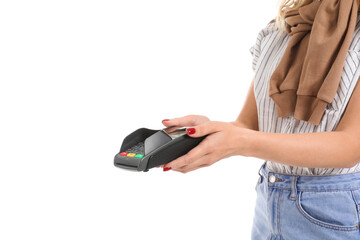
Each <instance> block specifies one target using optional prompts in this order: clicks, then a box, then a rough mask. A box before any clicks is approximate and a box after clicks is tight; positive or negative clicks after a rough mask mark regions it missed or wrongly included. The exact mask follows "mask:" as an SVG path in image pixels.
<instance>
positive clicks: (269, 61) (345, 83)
mask: <svg viewBox="0 0 360 240" xmlns="http://www.w3.org/2000/svg"><path fill="white" fill-rule="evenodd" d="M275 24H276V23H275V22H272V23H268V24H267V26H266V27H264V28H263V29H261V30H260V32H259V33H258V35H257V39H256V41H255V44H254V45H253V46H252V47H251V48H250V53H251V55H252V57H253V58H252V69H253V71H254V72H255V76H254V94H255V100H256V105H257V113H258V123H259V131H262V132H271V133H312V132H330V131H334V130H335V128H336V126H337V125H338V123H339V121H340V120H341V117H342V115H343V113H344V110H345V107H346V105H347V103H348V101H349V99H350V97H351V94H352V92H353V89H354V87H355V85H356V82H357V80H358V78H359V76H360V67H359V66H360V14H359V15H358V18H357V24H356V28H355V31H354V35H353V38H352V40H351V44H350V47H349V51H348V54H347V56H346V61H345V63H344V68H343V73H342V75H341V81H340V83H339V88H338V90H337V92H336V95H335V98H334V100H333V101H332V102H331V103H329V104H328V105H327V107H326V109H325V113H324V115H323V117H322V120H321V122H320V124H319V125H313V124H311V123H308V122H306V121H302V120H297V119H295V118H294V114H293V113H292V114H290V115H288V116H286V117H280V118H279V117H277V111H276V105H275V103H274V101H273V100H272V99H271V98H270V97H269V96H268V91H269V79H270V76H271V74H272V73H273V71H274V70H275V68H276V67H277V65H278V64H279V61H280V60H281V57H282V55H283V54H284V52H285V48H286V46H287V43H288V41H289V39H290V37H291V36H288V35H287V34H286V32H285V31H284V32H282V33H280V31H279V30H275V29H274V27H275ZM324 144H325V143H324ZM314 151H316V149H314ZM314 161H316V159H314ZM267 167H268V168H269V169H270V171H274V172H279V173H284V174H298V175H335V174H346V173H352V172H360V163H359V164H357V165H356V166H354V167H352V168H305V167H297V166H290V165H285V164H280V163H275V162H271V161H267Z"/></svg>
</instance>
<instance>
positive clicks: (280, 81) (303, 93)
mask: <svg viewBox="0 0 360 240" xmlns="http://www.w3.org/2000/svg"><path fill="white" fill-rule="evenodd" d="M358 6H359V0H322V1H314V2H312V3H309V4H307V5H305V6H302V7H300V8H299V9H297V10H291V11H289V12H287V13H286V14H285V23H286V32H287V34H288V35H289V36H291V38H290V39H289V42H288V45H287V47H286V49H285V52H284V55H283V57H282V58H281V60H280V62H279V65H278V66H277V68H276V69H275V71H274V72H273V74H272V76H271V78H270V83H269V97H271V98H272V99H273V100H274V102H275V104H276V108H277V113H278V117H284V116H287V115H289V114H291V113H294V118H295V119H298V120H304V121H308V122H309V123H312V124H315V125H318V124H319V123H320V120H321V118H322V116H323V114H324V112H325V108H326V106H327V104H328V103H331V102H332V101H333V99H334V97H335V94H336V91H337V89H338V86H339V83H340V78H341V75H342V72H343V67H344V62H345V58H346V56H347V53H348V49H349V46H350V42H351V39H352V36H353V33H354V30H355V25H356V20H357V16H358V11H359V7H358Z"/></svg>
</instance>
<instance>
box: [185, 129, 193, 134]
mask: <svg viewBox="0 0 360 240" xmlns="http://www.w3.org/2000/svg"><path fill="white" fill-rule="evenodd" d="M186 131H187V133H188V134H189V135H191V134H194V133H195V128H187V129H186Z"/></svg>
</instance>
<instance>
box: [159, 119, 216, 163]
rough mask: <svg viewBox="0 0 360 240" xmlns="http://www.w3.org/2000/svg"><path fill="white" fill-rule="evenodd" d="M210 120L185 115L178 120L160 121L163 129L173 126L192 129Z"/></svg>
mask: <svg viewBox="0 0 360 240" xmlns="http://www.w3.org/2000/svg"><path fill="white" fill-rule="evenodd" d="M209 121H210V119H209V118H208V117H206V116H202V115H187V116H184V117H179V118H172V119H164V120H162V124H163V125H164V126H165V127H170V126H175V127H192V126H196V125H200V124H203V123H205V122H209ZM163 166H164V164H163V165H160V166H158V167H161V168H162V167H163Z"/></svg>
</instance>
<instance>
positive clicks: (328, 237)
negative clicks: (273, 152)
mask: <svg viewBox="0 0 360 240" xmlns="http://www.w3.org/2000/svg"><path fill="white" fill-rule="evenodd" d="M259 175H260V177H259V181H258V182H257V184H256V192H257V199H256V206H255V214H254V219H253V227H252V232H251V239H252V240H320V239H321V240H335V239H336V240H340V239H341V240H355V239H356V240H359V239H360V230H359V228H360V227H359V225H360V173H350V174H342V175H321V176H303V175H287V174H278V173H274V172H269V170H268V169H267V168H266V162H265V163H264V164H263V165H262V166H261V168H260V170H259Z"/></svg>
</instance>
